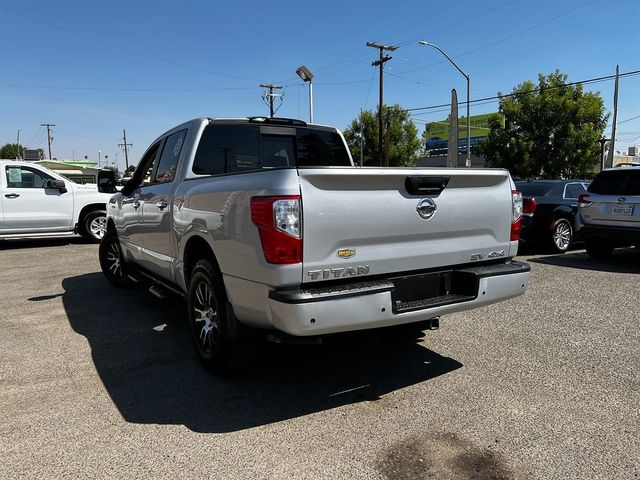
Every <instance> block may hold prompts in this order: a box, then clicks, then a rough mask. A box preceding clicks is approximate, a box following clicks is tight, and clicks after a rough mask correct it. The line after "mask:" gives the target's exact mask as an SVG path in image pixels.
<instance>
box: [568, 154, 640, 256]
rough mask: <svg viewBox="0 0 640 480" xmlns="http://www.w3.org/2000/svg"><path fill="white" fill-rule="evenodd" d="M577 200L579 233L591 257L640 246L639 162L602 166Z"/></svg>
mask: <svg viewBox="0 0 640 480" xmlns="http://www.w3.org/2000/svg"><path fill="white" fill-rule="evenodd" d="M578 202H579V205H580V213H579V215H578V225H579V228H580V234H581V235H582V238H584V241H585V243H586V247H587V254H588V255H589V256H590V257H591V258H594V259H603V258H607V257H608V256H610V255H611V253H612V252H613V249H614V248H617V247H630V246H636V247H637V246H640V166H639V167H635V166H626V167H623V168H610V169H607V170H603V171H602V172H600V173H599V174H598V175H596V178H594V180H593V182H592V183H591V185H589V188H588V191H587V192H586V193H583V194H582V195H580V198H579V200H578Z"/></svg>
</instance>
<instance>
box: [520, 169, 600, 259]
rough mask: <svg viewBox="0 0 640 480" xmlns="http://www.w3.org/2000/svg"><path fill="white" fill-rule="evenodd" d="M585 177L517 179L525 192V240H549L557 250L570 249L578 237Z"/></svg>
mask: <svg viewBox="0 0 640 480" xmlns="http://www.w3.org/2000/svg"><path fill="white" fill-rule="evenodd" d="M588 185H589V182H585V181H582V180H523V181H518V182H516V189H517V190H518V191H520V192H522V198H523V202H524V205H523V217H522V234H521V240H522V241H523V242H525V243H540V244H546V245H548V246H550V247H551V248H553V249H554V250H555V251H556V252H559V253H564V252H566V251H567V250H568V249H569V247H570V246H571V244H572V243H573V242H574V240H575V239H576V236H575V217H576V214H577V213H578V196H579V195H580V194H581V193H585V192H586V191H587V186H588Z"/></svg>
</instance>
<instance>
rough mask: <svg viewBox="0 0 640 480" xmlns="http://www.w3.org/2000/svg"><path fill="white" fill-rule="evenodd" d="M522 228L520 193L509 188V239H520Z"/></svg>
mask: <svg viewBox="0 0 640 480" xmlns="http://www.w3.org/2000/svg"><path fill="white" fill-rule="evenodd" d="M520 230H522V193H520V192H519V191H517V190H511V241H512V242H513V241H515V240H520Z"/></svg>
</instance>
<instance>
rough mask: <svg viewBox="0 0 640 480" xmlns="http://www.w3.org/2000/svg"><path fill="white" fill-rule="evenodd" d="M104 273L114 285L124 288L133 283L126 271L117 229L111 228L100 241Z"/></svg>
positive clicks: (101, 265)
mask: <svg viewBox="0 0 640 480" xmlns="http://www.w3.org/2000/svg"><path fill="white" fill-rule="evenodd" d="M98 255H99V258H100V267H101V268H102V273H104V276H105V277H106V278H107V280H108V281H109V283H110V284H111V285H113V286H114V287H118V288H123V287H127V286H129V285H131V280H129V277H128V275H127V273H126V271H125V264H124V259H123V258H122V250H121V249H120V241H119V240H118V235H117V234H116V231H115V230H109V231H107V233H106V234H105V235H104V237H103V238H102V240H101V241H100V248H99V250H98Z"/></svg>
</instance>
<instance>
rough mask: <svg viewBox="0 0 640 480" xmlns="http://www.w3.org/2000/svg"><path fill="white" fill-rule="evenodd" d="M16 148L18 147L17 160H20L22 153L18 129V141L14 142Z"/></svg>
mask: <svg viewBox="0 0 640 480" xmlns="http://www.w3.org/2000/svg"><path fill="white" fill-rule="evenodd" d="M16 147H18V158H17V159H18V160H20V159H21V158H22V152H21V151H20V129H18V139H17V140H16Z"/></svg>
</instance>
